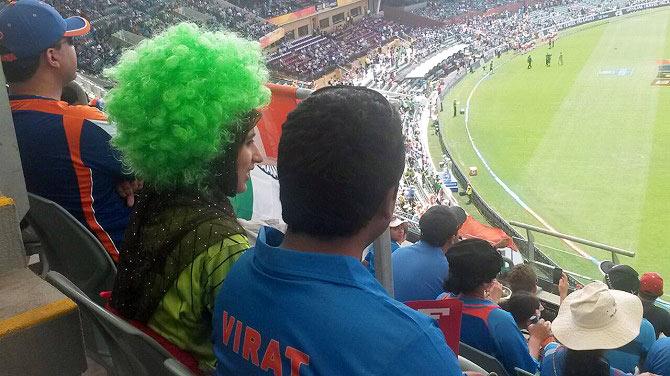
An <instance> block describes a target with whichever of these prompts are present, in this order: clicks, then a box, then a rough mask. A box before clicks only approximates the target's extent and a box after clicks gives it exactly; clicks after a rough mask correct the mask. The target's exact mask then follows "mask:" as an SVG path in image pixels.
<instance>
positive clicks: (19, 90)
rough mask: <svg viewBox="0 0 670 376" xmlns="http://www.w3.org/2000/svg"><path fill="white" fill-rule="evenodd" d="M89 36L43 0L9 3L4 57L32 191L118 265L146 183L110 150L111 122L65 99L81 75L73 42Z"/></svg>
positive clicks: (1, 24) (1, 22)
mask: <svg viewBox="0 0 670 376" xmlns="http://www.w3.org/2000/svg"><path fill="white" fill-rule="evenodd" d="M90 29H91V25H90V23H89V22H88V21H87V20H85V19H83V18H81V17H69V18H67V19H64V18H63V17H62V16H61V15H60V14H59V13H58V12H57V11H56V9H54V8H53V7H52V6H51V5H48V4H46V3H44V2H42V1H37V0H19V1H17V2H10V3H9V4H7V5H5V6H4V8H3V9H2V12H1V13H0V55H1V59H2V69H3V70H4V72H5V78H6V79H7V84H8V85H9V88H8V91H9V105H10V107H11V110H12V118H13V120H14V130H15V131H16V141H17V144H18V147H19V153H20V155H21V166H22V168H23V175H24V177H25V181H26V188H27V190H28V192H30V193H33V194H36V195H38V196H41V197H44V198H46V199H48V200H51V201H53V202H55V203H57V204H58V205H60V206H62V207H63V209H65V210H67V211H68V212H69V213H70V214H72V216H73V217H75V218H76V219H77V220H78V221H79V222H80V223H81V224H82V225H84V226H85V227H86V228H87V229H88V230H89V231H91V233H92V234H93V235H94V236H95V237H96V238H98V240H99V241H100V243H101V244H102V246H103V247H104V248H105V250H106V251H107V252H108V253H109V255H110V257H111V258H112V259H113V260H114V261H118V256H119V251H118V249H119V248H120V247H121V243H122V240H123V234H124V231H125V230H126V226H127V225H128V219H129V216H130V210H131V209H130V208H129V206H132V205H133V203H134V191H135V190H136V189H139V188H140V186H141V184H139V183H138V182H136V181H134V179H133V177H132V176H131V175H129V174H126V171H124V170H123V167H122V164H121V162H120V161H119V159H120V157H119V154H118V152H117V151H116V150H114V149H113V148H112V147H111V146H110V144H109V140H110V139H111V135H110V133H113V127H111V126H110V125H109V124H108V123H107V116H106V115H105V114H103V113H102V112H100V111H99V110H98V109H96V108H93V107H89V106H71V105H68V103H67V102H64V101H62V100H61V96H62V94H63V88H64V87H65V86H66V85H68V84H69V83H70V82H72V81H73V80H74V79H75V78H76V76H77V53H76V51H75V48H74V42H73V38H76V37H80V36H83V35H85V34H87V33H88V32H89V31H90ZM63 251H64V252H66V251H67V250H63Z"/></svg>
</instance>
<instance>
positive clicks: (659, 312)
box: [638, 272, 670, 338]
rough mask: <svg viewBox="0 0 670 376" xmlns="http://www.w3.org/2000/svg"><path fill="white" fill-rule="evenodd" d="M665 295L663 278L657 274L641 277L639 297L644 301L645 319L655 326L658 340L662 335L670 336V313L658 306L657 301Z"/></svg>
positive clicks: (650, 273) (646, 274)
mask: <svg viewBox="0 0 670 376" xmlns="http://www.w3.org/2000/svg"><path fill="white" fill-rule="evenodd" d="M662 295H663V278H662V277H661V276H660V275H659V274H658V273H655V272H649V273H644V274H642V276H641V277H640V292H639V294H638V296H639V297H640V300H642V308H644V315H643V317H644V318H645V319H647V320H649V322H650V323H651V325H653V326H654V330H655V331H656V338H658V337H659V336H660V335H661V333H663V335H664V336H666V337H668V336H670V312H668V310H666V309H665V308H661V307H658V306H656V304H655V302H656V299H658V298H659V297H661V296H662Z"/></svg>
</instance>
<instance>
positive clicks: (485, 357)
mask: <svg viewBox="0 0 670 376" xmlns="http://www.w3.org/2000/svg"><path fill="white" fill-rule="evenodd" d="M459 349H460V355H461V356H462V357H464V358H466V359H468V360H469V361H471V362H473V363H475V364H476V365H478V366H480V367H482V368H483V369H485V370H486V372H491V373H496V374H497V375H498V376H509V373H508V372H507V370H506V369H505V367H503V365H502V363H500V361H499V360H498V359H496V358H494V357H492V356H491V355H489V354H487V353H485V352H482V351H479V350H477V349H475V348H474V347H472V346H469V345H467V344H465V343H463V342H461V343H460V345H459Z"/></svg>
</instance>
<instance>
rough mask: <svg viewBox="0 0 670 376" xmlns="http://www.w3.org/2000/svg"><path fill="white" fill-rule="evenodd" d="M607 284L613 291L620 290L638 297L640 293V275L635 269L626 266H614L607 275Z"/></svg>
mask: <svg viewBox="0 0 670 376" xmlns="http://www.w3.org/2000/svg"><path fill="white" fill-rule="evenodd" d="M605 283H606V284H607V286H608V287H609V288H610V289H612V290H620V291H625V292H628V293H631V294H633V295H637V294H638V292H640V280H639V275H638V273H637V271H636V270H635V269H633V268H632V267H630V266H629V265H625V264H618V265H614V266H612V268H611V269H610V270H608V271H607V273H606V274H605Z"/></svg>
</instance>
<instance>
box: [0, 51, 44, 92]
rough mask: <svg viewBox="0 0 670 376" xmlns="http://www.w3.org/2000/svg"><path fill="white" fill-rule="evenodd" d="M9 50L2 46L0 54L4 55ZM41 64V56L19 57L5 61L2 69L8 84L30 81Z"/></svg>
mask: <svg viewBox="0 0 670 376" xmlns="http://www.w3.org/2000/svg"><path fill="white" fill-rule="evenodd" d="M5 51H7V50H4V49H3V48H1V47H0V54H2V55H4V54H5V53H6V52H5ZM39 66H40V56H36V57H28V58H23V59H17V60H14V61H3V62H2V70H3V71H4V72H5V79H6V80H7V83H8V84H13V83H17V82H24V81H28V80H29V79H30V78H31V77H32V76H34V75H35V72H37V68H39Z"/></svg>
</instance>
